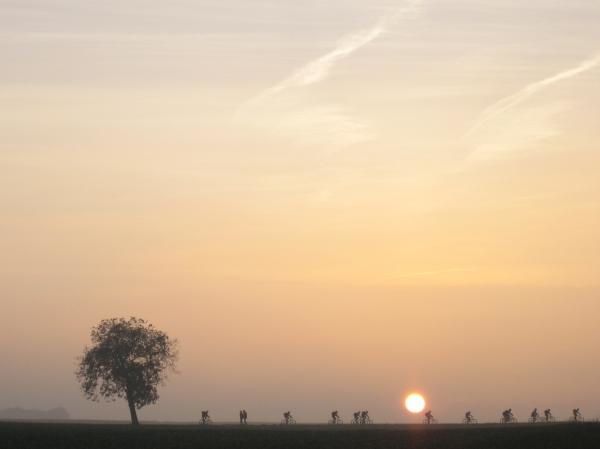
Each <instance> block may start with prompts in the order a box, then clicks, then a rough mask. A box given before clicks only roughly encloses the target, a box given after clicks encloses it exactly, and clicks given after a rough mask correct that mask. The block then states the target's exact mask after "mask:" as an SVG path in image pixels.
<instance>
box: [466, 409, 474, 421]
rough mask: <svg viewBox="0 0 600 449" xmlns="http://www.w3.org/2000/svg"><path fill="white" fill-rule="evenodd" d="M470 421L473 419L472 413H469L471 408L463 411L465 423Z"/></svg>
mask: <svg viewBox="0 0 600 449" xmlns="http://www.w3.org/2000/svg"><path fill="white" fill-rule="evenodd" d="M472 421H473V413H471V410H469V411H468V412H467V413H465V422H466V423H467V424H469V423H470V422H472Z"/></svg>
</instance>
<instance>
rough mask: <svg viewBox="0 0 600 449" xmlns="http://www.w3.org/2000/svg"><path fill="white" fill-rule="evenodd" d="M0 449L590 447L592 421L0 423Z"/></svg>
mask: <svg viewBox="0 0 600 449" xmlns="http://www.w3.org/2000/svg"><path fill="white" fill-rule="evenodd" d="M0 448H1V449H17V448H18V449H142V448H144V449H188V448H189V449H192V448H193V449H213V448H214V449H242V448H243V449H308V448H310V449H318V448H327V449H353V448H357V449H358V448H361V449H362V448H365V449H366V448H369V449H376V448H377V449H378V448H382V449H383V448H385V449H388V448H390V449H391V448H394V449H405V448H406V449H471V448H473V449H474V448H477V449H496V448H506V449H536V448H540V449H584V448H585V449H598V448H600V424H595V423H594V424H577V425H573V424H549V425H526V424H517V425H510V426H501V425H485V424H482V425H477V426H470V427H466V426H460V425H436V426H431V427H425V426H412V425H374V426H366V427H353V426H336V427H334V426H325V425H295V426H289V427H284V426H279V425H249V426H245V427H240V426H233V425H212V426H206V427H201V426H192V425H166V424H165V425H162V424H161V425H158V424H156V425H142V426H141V427H139V428H133V427H131V426H128V425H123V424H70V423H69V424H66V423H65V424H63V423H60V424H59V423H56V424H55V423H24V422H3V423H2V422H0Z"/></svg>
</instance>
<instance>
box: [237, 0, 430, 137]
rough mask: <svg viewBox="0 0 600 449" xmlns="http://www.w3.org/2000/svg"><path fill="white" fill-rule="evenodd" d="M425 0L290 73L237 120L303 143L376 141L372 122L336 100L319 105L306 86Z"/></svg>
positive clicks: (410, 1) (247, 106) (414, 2)
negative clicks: (335, 102)
mask: <svg viewBox="0 0 600 449" xmlns="http://www.w3.org/2000/svg"><path fill="white" fill-rule="evenodd" d="M421 1H422V0H408V1H407V2H406V3H405V4H404V6H403V7H401V8H398V9H396V10H395V11H394V12H393V13H391V14H389V15H387V16H385V17H382V18H381V19H380V20H378V21H377V23H376V24H375V25H374V26H373V27H371V28H369V29H365V30H361V31H359V32H356V33H354V34H351V35H349V36H347V37H345V38H343V39H341V40H340V41H338V43H337V45H336V46H335V47H334V48H333V50H331V51H329V52H328V53H326V54H324V55H322V56H320V57H318V58H316V59H314V60H312V61H310V62H309V63H307V64H306V65H304V66H302V67H300V68H299V69H297V70H296V71H294V72H293V73H292V74H291V75H290V76H289V77H287V78H285V79H283V80H282V81H281V82H279V83H277V84H276V85H274V86H272V87H270V88H268V89H266V90H264V91H263V92H261V93H260V94H258V95H257V96H255V97H254V98H252V99H251V100H250V101H248V102H247V103H245V104H244V105H242V106H241V107H240V108H239V110H238V111H237V114H236V120H238V121H239V120H240V119H241V120H242V121H243V122H246V123H249V124H251V125H253V126H255V127H259V128H264V129H269V130H272V131H275V132H276V133H279V134H285V135H288V136H290V137H293V138H294V140H295V141H296V142H298V143H300V144H303V145H305V144H308V145H322V146H328V147H332V148H340V147H346V146H349V145H353V144H356V143H360V142H364V141H368V140H371V139H372V138H373V137H374V134H373V132H372V131H371V130H370V129H369V126H368V125H366V124H364V123H362V121H361V120H359V119H357V118H355V117H354V116H353V114H352V113H351V112H349V111H348V110H347V109H346V108H345V107H343V106H341V105H337V104H322V103H317V104H315V102H314V101H310V99H309V98H307V96H306V92H305V89H306V88H308V87H310V86H312V85H315V84H318V83H320V82H323V81H325V80H326V79H327V78H328V77H329V75H330V74H331V72H332V71H333V69H334V68H335V66H336V64H338V63H339V62H340V61H342V60H344V59H346V58H348V57H350V56H351V55H353V54H354V53H356V52H357V51H359V50H360V49H362V48H364V47H366V46H368V45H369V44H371V43H372V42H374V41H375V40H377V39H378V38H380V37H381V36H382V35H383V34H385V33H386V32H387V31H388V30H389V28H390V27H391V26H392V25H393V24H394V23H395V22H396V21H398V20H399V19H401V18H403V17H405V16H407V15H408V14H410V13H413V12H416V11H417V10H418V6H419V5H420V4H421Z"/></svg>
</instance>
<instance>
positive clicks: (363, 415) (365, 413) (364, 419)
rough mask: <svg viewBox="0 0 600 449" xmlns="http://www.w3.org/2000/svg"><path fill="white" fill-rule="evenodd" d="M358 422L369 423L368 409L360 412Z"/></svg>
mask: <svg viewBox="0 0 600 449" xmlns="http://www.w3.org/2000/svg"><path fill="white" fill-rule="evenodd" d="M360 423H361V424H368V423H369V411H368V410H365V411H362V412H360Z"/></svg>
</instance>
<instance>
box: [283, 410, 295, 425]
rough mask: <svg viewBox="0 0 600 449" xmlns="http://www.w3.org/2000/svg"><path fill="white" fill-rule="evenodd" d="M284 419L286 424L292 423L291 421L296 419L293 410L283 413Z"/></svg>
mask: <svg viewBox="0 0 600 449" xmlns="http://www.w3.org/2000/svg"><path fill="white" fill-rule="evenodd" d="M283 420H284V421H285V423H286V424H290V423H291V422H293V421H294V417H293V416H292V412H290V411H287V412H285V413H284V414H283Z"/></svg>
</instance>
